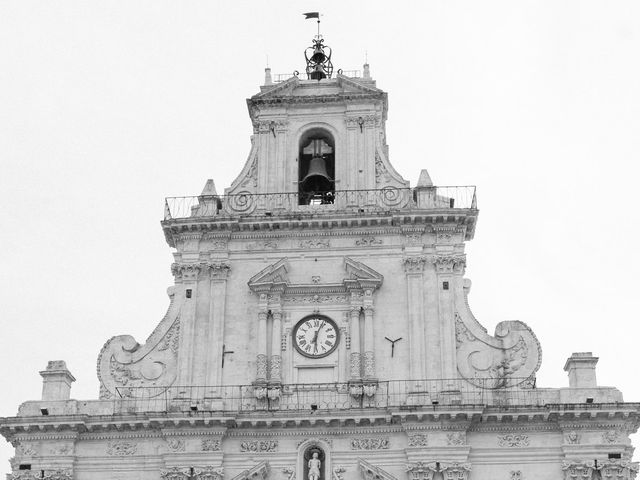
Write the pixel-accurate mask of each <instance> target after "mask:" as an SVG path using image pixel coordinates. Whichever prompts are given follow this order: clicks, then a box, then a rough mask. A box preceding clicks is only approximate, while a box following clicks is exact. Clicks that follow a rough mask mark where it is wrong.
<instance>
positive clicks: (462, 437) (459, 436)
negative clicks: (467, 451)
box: [447, 432, 467, 446]
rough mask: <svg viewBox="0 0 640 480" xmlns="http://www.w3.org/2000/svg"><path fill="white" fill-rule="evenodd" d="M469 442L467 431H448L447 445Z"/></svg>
mask: <svg viewBox="0 0 640 480" xmlns="http://www.w3.org/2000/svg"><path fill="white" fill-rule="evenodd" d="M466 443H467V434H466V433H465V432H450V433H447V445H451V446H459V445H465V444H466Z"/></svg>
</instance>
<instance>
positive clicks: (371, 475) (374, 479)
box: [358, 458, 398, 480]
mask: <svg viewBox="0 0 640 480" xmlns="http://www.w3.org/2000/svg"><path fill="white" fill-rule="evenodd" d="M358 469H359V470H360V474H361V475H362V480H398V479H397V478H396V477H395V476H393V475H391V474H390V473H389V472H387V471H386V470H384V469H382V468H380V467H378V466H376V465H372V464H371V463H369V462H367V461H366V460H363V459H362V458H359V459H358Z"/></svg>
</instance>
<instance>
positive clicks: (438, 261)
mask: <svg viewBox="0 0 640 480" xmlns="http://www.w3.org/2000/svg"><path fill="white" fill-rule="evenodd" d="M429 262H430V263H432V264H433V265H434V266H435V267H436V271H437V272H438V273H464V268H465V266H466V265H467V256H466V255H464V254H463V253H454V254H438V255H431V256H430V257H429Z"/></svg>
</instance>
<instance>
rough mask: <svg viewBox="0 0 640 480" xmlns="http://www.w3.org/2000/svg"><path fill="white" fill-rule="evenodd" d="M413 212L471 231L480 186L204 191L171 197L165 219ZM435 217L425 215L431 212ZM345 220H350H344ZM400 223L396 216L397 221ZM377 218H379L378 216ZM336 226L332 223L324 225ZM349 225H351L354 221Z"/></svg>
mask: <svg viewBox="0 0 640 480" xmlns="http://www.w3.org/2000/svg"><path fill="white" fill-rule="evenodd" d="M394 215H395V216H403V217H404V216H407V218H409V217H411V218H413V220H412V222H416V220H415V219H416V218H420V220H417V222H420V221H429V222H448V221H454V222H457V223H460V222H463V223H464V224H465V225H467V230H468V235H467V236H468V237H469V238H471V237H470V236H472V235H473V230H474V226H475V220H476V218H477V203H476V187H475V186H446V187H435V186H434V187H416V188H394V187H386V188H381V189H375V190H336V191H333V192H318V193H315V194H299V193H298V192H282V193H250V192H240V193H237V194H233V195H215V194H213V195H206V194H205V195H199V196H193V197H168V198H166V199H165V211H164V222H163V225H164V226H166V227H171V226H175V225H177V224H192V223H202V222H203V221H204V222H206V223H216V222H219V223H225V222H229V221H231V222H236V221H238V220H249V221H252V220H259V221H262V222H264V221H268V222H273V221H275V220H293V221H295V220H302V219H304V220H310V219H322V220H323V221H324V222H326V221H327V220H328V219H329V218H334V219H339V218H340V217H343V216H349V218H354V217H356V218H358V217H359V218H364V217H372V216H373V217H380V216H386V217H389V216H394ZM427 217H428V218H429V219H430V220H425V218H427ZM341 223H344V222H341ZM394 223H395V222H394ZM374 224H375V222H374ZM320 226H331V225H326V224H323V225H320ZM344 226H346V227H350V226H352V225H351V224H348V222H347V224H345V225H344Z"/></svg>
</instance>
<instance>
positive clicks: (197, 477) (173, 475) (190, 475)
mask: <svg viewBox="0 0 640 480" xmlns="http://www.w3.org/2000/svg"><path fill="white" fill-rule="evenodd" d="M223 472H224V470H223V468H222V467H214V466H206V467H171V468H167V469H162V470H160V478H161V479H162V480H222V479H223V478H224V473H223Z"/></svg>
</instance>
